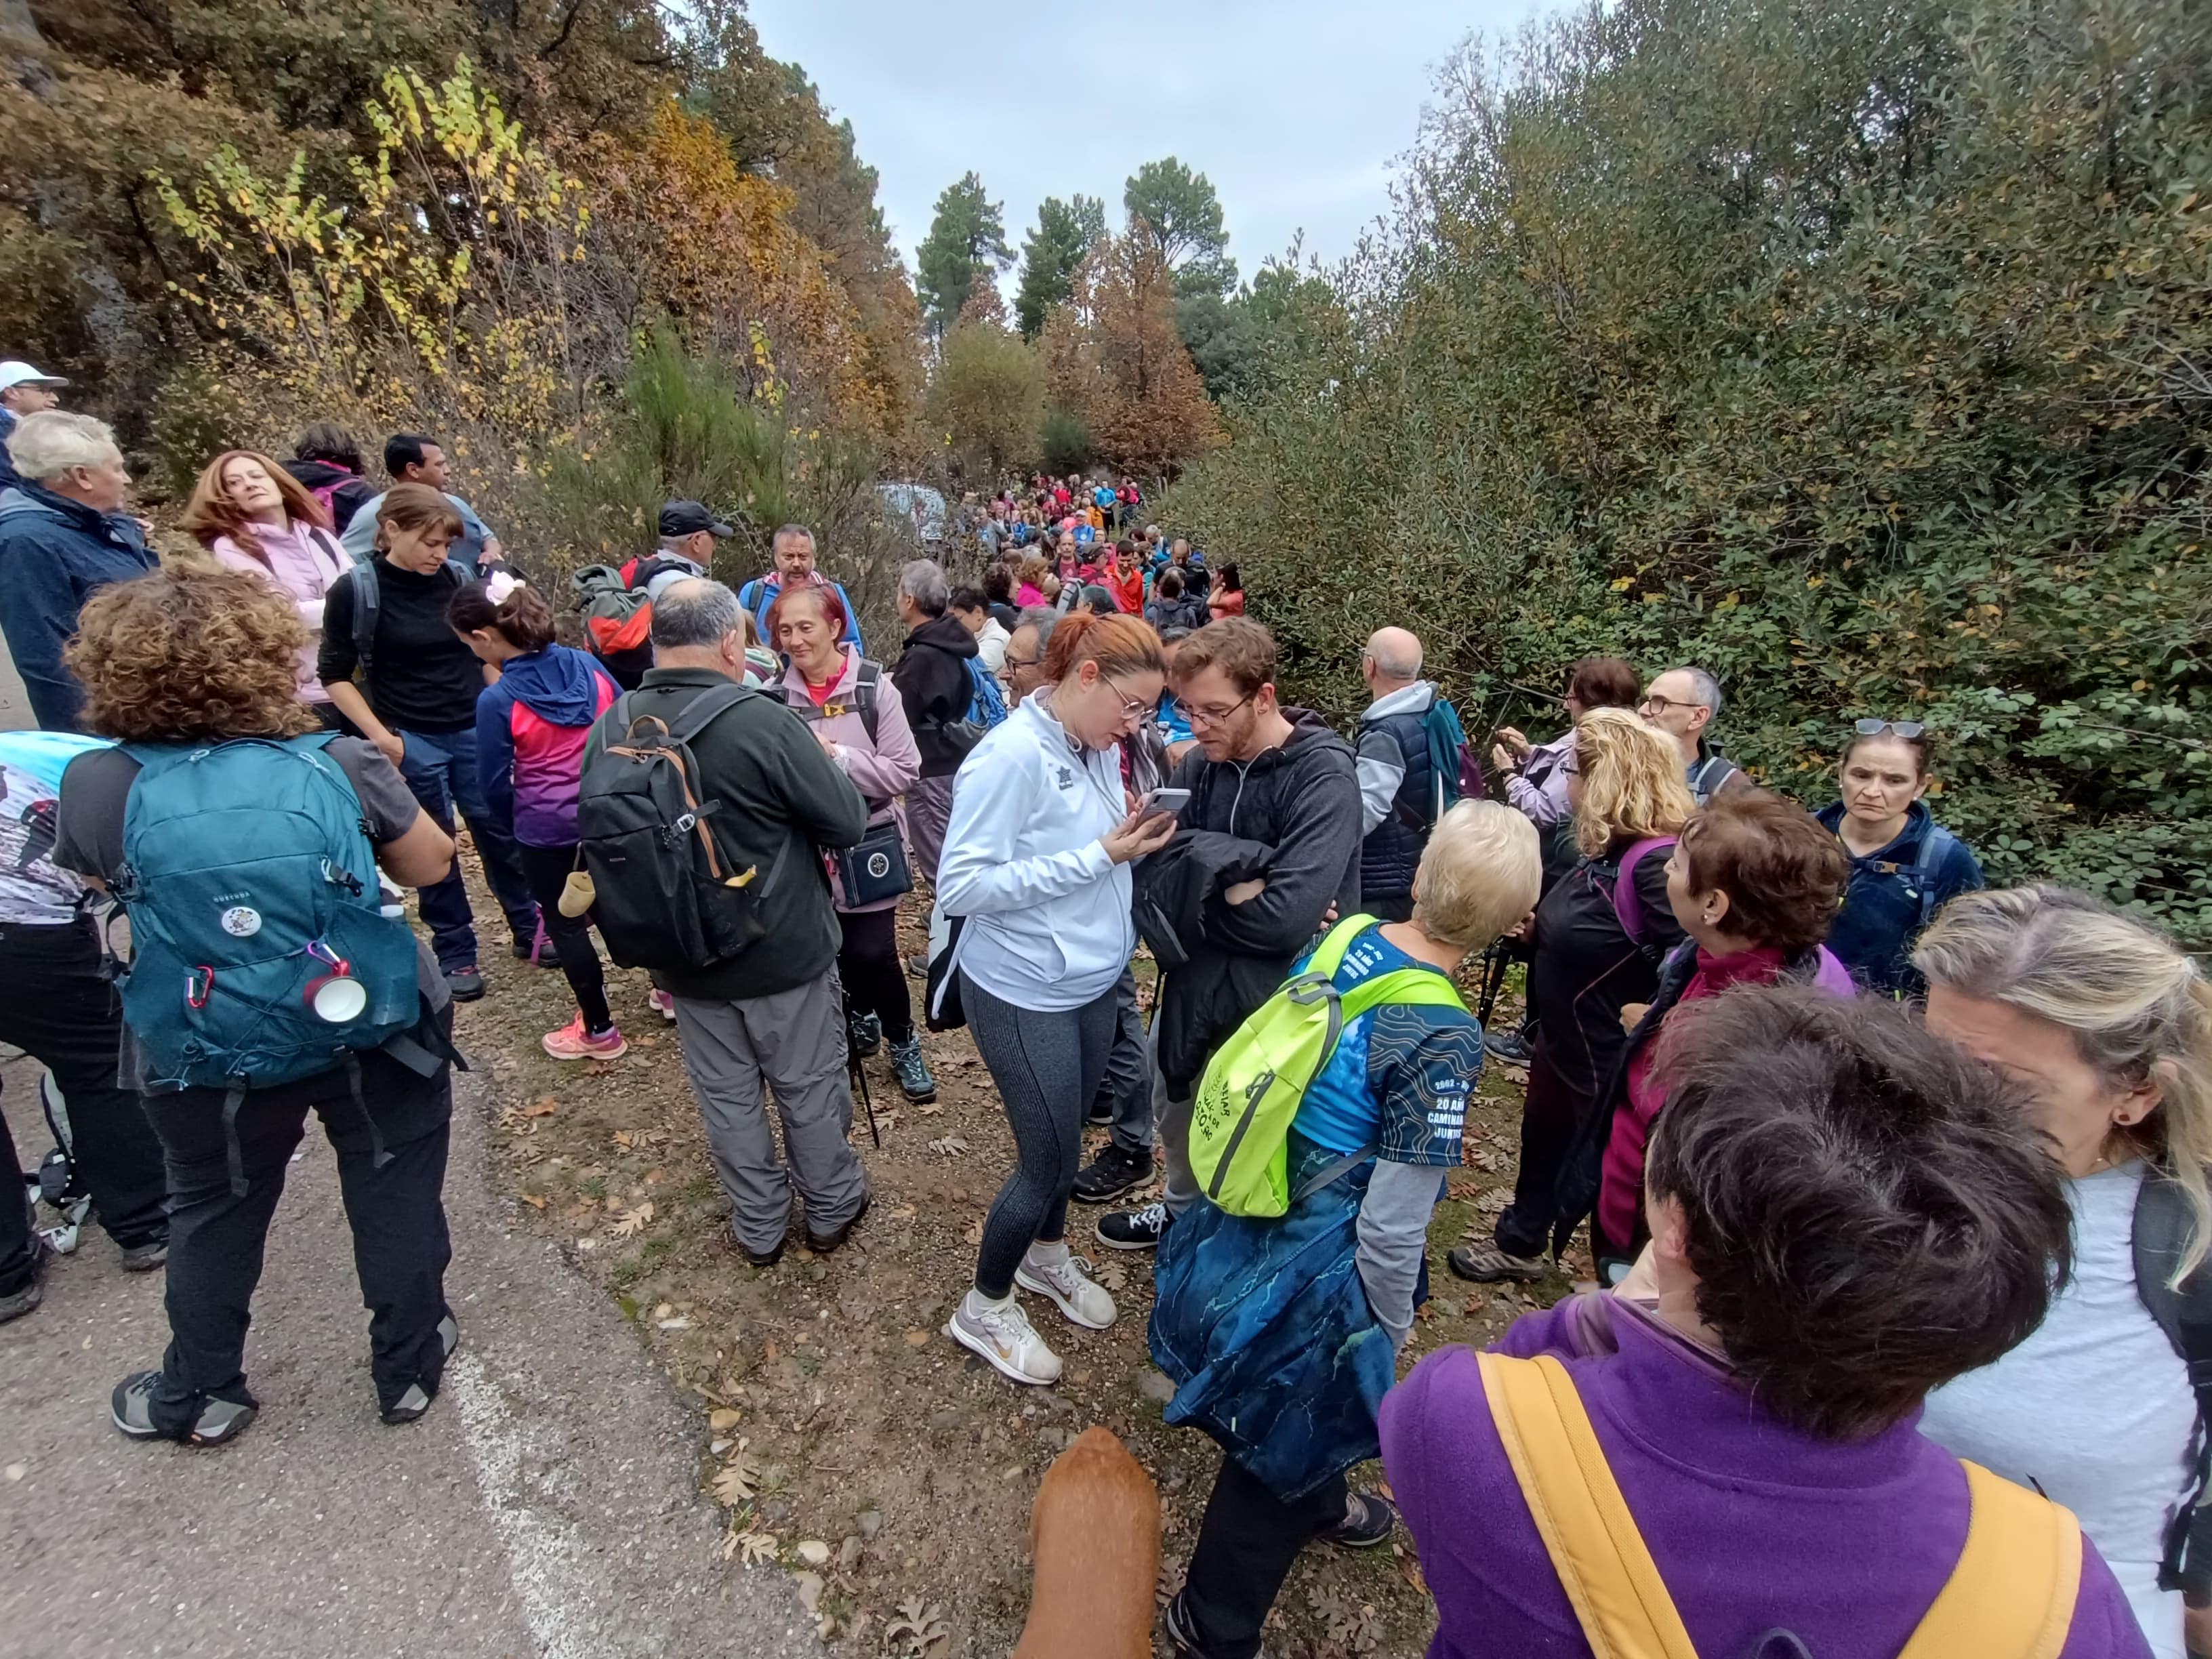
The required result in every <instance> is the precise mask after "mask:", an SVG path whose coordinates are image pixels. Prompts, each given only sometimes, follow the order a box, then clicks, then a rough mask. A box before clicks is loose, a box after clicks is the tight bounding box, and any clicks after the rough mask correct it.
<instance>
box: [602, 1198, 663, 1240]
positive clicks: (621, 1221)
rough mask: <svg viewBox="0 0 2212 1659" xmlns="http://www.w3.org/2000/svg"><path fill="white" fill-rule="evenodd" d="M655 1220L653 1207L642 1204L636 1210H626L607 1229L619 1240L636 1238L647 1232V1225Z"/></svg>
mask: <svg viewBox="0 0 2212 1659" xmlns="http://www.w3.org/2000/svg"><path fill="white" fill-rule="evenodd" d="M652 1219H653V1206H652V1205H651V1204H641V1205H639V1206H637V1207H636V1208H635V1210H625V1211H623V1212H622V1214H621V1215H620V1216H619V1217H617V1218H616V1221H615V1225H613V1226H611V1227H610V1228H608V1229H607V1231H609V1232H611V1233H612V1234H613V1235H614V1236H615V1237H617V1238H635V1237H637V1235H638V1234H640V1233H641V1232H643V1231H645V1224H646V1223H647V1222H648V1221H650V1220H652Z"/></svg>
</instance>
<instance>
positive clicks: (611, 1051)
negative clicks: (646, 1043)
mask: <svg viewBox="0 0 2212 1659" xmlns="http://www.w3.org/2000/svg"><path fill="white" fill-rule="evenodd" d="M538 1042H539V1043H540V1044H541V1045H543V1047H544V1050H545V1052H546V1053H547V1054H550V1055H552V1056H553V1058H554V1059H556V1060H620V1059H621V1058H622V1057H623V1055H624V1054H628V1053H629V1043H627V1042H624V1041H623V1034H622V1032H621V1030H619V1029H617V1027H615V1026H612V1025H610V1026H608V1027H607V1029H606V1030H605V1031H602V1032H601V1033H600V1034H599V1036H592V1034H591V1033H590V1032H589V1031H587V1030H585V1029H584V1017H583V1015H581V1014H578V1015H577V1016H576V1017H575V1018H574V1019H572V1020H570V1021H569V1022H568V1024H566V1025H563V1026H562V1028H561V1029H560V1030H557V1031H548V1032H547V1033H546V1034H545V1035H544V1036H542V1037H540V1038H538Z"/></svg>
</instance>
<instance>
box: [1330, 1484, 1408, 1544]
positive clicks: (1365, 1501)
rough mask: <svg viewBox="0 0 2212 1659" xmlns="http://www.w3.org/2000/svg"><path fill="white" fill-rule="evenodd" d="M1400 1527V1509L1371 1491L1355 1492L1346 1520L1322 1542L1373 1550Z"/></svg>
mask: <svg viewBox="0 0 2212 1659" xmlns="http://www.w3.org/2000/svg"><path fill="white" fill-rule="evenodd" d="M1397 1524H1398V1506H1397V1505H1396V1504H1393V1503H1392V1502H1391V1501H1390V1500H1389V1498H1383V1497H1381V1496H1379V1495H1378V1494H1376V1493H1375V1492H1353V1493H1352V1497H1351V1499H1350V1501H1349V1502H1348V1503H1347V1504H1346V1506H1345V1513H1344V1519H1343V1520H1341V1521H1340V1522H1337V1523H1336V1524H1335V1525H1334V1526H1333V1527H1331V1528H1329V1529H1328V1531H1327V1532H1325V1533H1323V1534H1322V1535H1321V1541H1322V1543H1324V1544H1334V1545H1335V1546H1336V1547H1338V1548H1339V1549H1346V1550H1371V1549H1373V1548H1374V1547H1376V1545H1377V1544H1383V1543H1387V1542H1389V1538H1390V1532H1391V1529H1392V1528H1395V1526H1396V1525H1397Z"/></svg>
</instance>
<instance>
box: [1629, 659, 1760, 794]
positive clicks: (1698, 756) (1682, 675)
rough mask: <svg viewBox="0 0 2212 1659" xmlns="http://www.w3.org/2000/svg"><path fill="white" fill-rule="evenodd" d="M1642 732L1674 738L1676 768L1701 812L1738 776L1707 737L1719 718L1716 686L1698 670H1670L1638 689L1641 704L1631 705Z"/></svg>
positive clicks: (1733, 766) (1727, 759)
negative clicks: (1640, 718)
mask: <svg viewBox="0 0 2212 1659" xmlns="http://www.w3.org/2000/svg"><path fill="white" fill-rule="evenodd" d="M1636 712H1637V713H1638V714H1641V715H1643V716H1644V724H1645V725H1646V726H1654V727H1656V728H1657V729H1658V730H1659V731H1662V732H1665V733H1666V734H1667V735H1668V737H1670V738H1674V746H1675V747H1676V748H1678V749H1680V750H1681V751H1682V767H1683V770H1684V773H1685V775H1686V777H1687V780H1688V782H1689V785H1690V793H1691V794H1692V795H1693V796H1695V797H1696V798H1697V802H1698V805H1700V806H1703V805H1705V803H1706V802H1708V801H1710V800H1711V799H1712V798H1713V797H1714V796H1715V795H1717V794H1719V793H1720V792H1721V791H1722V790H1723V789H1725V788H1727V787H1729V782H1730V781H1732V780H1734V779H1736V778H1740V777H1741V776H1742V775H1743V774H1742V772H1741V771H1740V770H1739V769H1737V767H1736V763H1735V762H1734V761H1732V760H1730V759H1729V757H1727V756H1725V755H1723V754H1722V753H1721V750H1720V745H1719V744H1717V743H1715V742H1713V741H1712V740H1711V738H1709V737H1708V736H1707V735H1706V731H1707V728H1708V727H1710V726H1711V725H1712V723H1713V721H1714V720H1717V718H1719V715H1720V712H1721V684H1720V682H1719V681H1718V680H1717V679H1715V678H1713V677H1712V676H1711V674H1709V673H1707V672H1706V671H1705V670H1704V669H1702V668H1694V667H1690V666H1687V665H1685V666H1683V667H1680V668H1670V669H1668V671H1666V672H1665V673H1663V674H1662V675H1660V676H1659V677H1658V678H1656V679H1654V680H1653V681H1652V682H1651V684H1649V685H1647V686H1645V687H1644V701H1643V702H1640V703H1638V704H1637V705H1636Z"/></svg>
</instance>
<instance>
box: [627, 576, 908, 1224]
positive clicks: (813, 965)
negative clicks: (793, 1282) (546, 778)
mask: <svg viewBox="0 0 2212 1659" xmlns="http://www.w3.org/2000/svg"><path fill="white" fill-rule="evenodd" d="M743 615H744V612H743V611H742V610H741V608H740V607H739V605H738V596H737V595H736V594H734V593H732V592H731V591H730V590H729V589H728V588H726V587H725V586H722V584H721V583H720V582H715V581H707V580H702V579H699V578H696V577H687V578H685V579H684V580H680V581H678V582H675V583H672V584H671V585H670V586H668V587H667V588H666V589H665V590H664V591H663V592H661V593H660V594H659V596H657V597H656V598H655V599H654V600H653V662H654V666H653V667H652V668H650V669H648V670H647V671H646V675H645V680H644V683H643V684H641V685H640V686H639V688H638V689H637V690H635V691H633V692H631V693H629V696H625V697H623V699H622V700H621V701H620V702H617V703H616V704H615V706H614V707H613V708H611V709H609V710H608V711H607V713H606V714H604V715H602V716H601V717H600V720H599V724H598V725H597V726H593V727H592V735H591V736H590V737H589V738H586V740H585V743H584V769H585V770H586V771H587V772H588V771H589V770H590V769H591V767H592V762H593V761H595V760H597V759H598V758H599V756H600V754H601V753H603V752H604V751H605V748H606V745H607V744H608V743H609V742H610V741H611V740H617V739H618V738H619V737H620V735H621V734H622V733H623V732H625V731H626V730H627V729H628V728H627V725H626V722H627V721H629V720H636V719H639V718H641V717H643V716H646V715H653V716H657V717H658V718H659V719H660V720H662V721H663V722H665V724H667V725H668V726H674V725H675V724H676V722H677V720H678V718H679V717H680V716H681V715H682V714H683V712H684V709H685V708H688V707H689V706H690V702H691V700H692V699H693V698H695V697H696V696H699V694H700V693H702V691H710V690H714V689H716V688H717V687H720V686H722V685H725V684H727V683H729V682H730V681H732V680H741V679H742V678H744V670H745V640H744V624H743V622H742V620H741V618H742V617H743ZM690 747H691V755H692V758H693V759H694V760H696V762H697V763H698V766H699V787H700V793H702V795H705V796H707V797H708V798H710V799H713V800H714V801H715V802H716V803H717V805H716V809H715V811H714V818H713V823H714V835H715V838H716V839H717V840H718V841H719V842H720V843H721V846H722V849H723V851H724V854H726V857H727V860H728V861H729V863H730V865H731V866H732V867H733V868H736V869H740V870H742V869H744V868H746V867H748V866H750V867H751V868H754V869H757V870H758V871H759V872H761V873H760V876H759V878H758V886H757V889H756V891H757V894H758V897H759V904H760V911H761V919H762V921H763V923H764V924H765V927H766V931H765V932H764V933H763V934H762V936H761V938H760V939H758V940H757V941H756V942H755V943H753V944H751V945H747V946H746V947H745V948H744V950H742V951H738V953H737V954H736V955H735V956H732V957H726V958H725V959H723V960H722V961H720V962H718V963H715V964H714V966H713V967H711V968H702V969H699V970H698V971H696V972H685V973H675V972H665V971H660V970H655V972H654V974H653V983H654V984H656V985H658V986H659V987H660V988H661V989H663V990H664V991H667V992H670V993H671V994H673V995H674V997H675V999H676V1029H677V1034H678V1036H679V1037H680V1038H681V1039H682V1041H683V1045H684V1071H685V1072H686V1073H688V1074H689V1075H690V1079H691V1088H692V1091H693V1092H694V1093H695V1094H696V1095H697V1096H698V1097H699V1110H700V1115H701V1116H702V1118H704V1119H705V1121H706V1125H707V1151H708V1155H709V1156H710V1157H711V1158H713V1159H714V1170H715V1173H716V1174H717V1175H719V1176H720V1177H721V1181H722V1188H723V1190H724V1191H725V1192H726V1193H727V1194H729V1197H730V1206H731V1222H732V1228H733V1230H734V1231H736V1233H737V1237H738V1245H739V1246H740V1248H742V1249H744V1253H745V1256H746V1258H747V1260H749V1261H751V1262H752V1264H753V1265H754V1266H755V1267H769V1266H772V1265H773V1264H774V1263H775V1261H776V1259H777V1258H778V1257H779V1256H781V1255H782V1254H783V1244H784V1234H785V1232H786V1231H787V1229H788V1227H789V1226H790V1223H791V1189H792V1188H793V1186H796V1187H797V1188H799V1196H800V1198H802V1199H803V1200H805V1205H806V1232H807V1243H809V1244H810V1245H811V1247H812V1248H813V1249H815V1250H817V1252H820V1251H827V1250H832V1249H836V1247H837V1246H838V1245H840V1244H842V1243H844V1241H845V1238H846V1236H847V1235H848V1233H849V1232H851V1231H852V1228H853V1225H854V1223H855V1222H856V1221H858V1220H859V1219H860V1214H861V1212H862V1211H864V1210H866V1208H867V1206H868V1182H867V1176H866V1174H865V1173H864V1172H863V1171H862V1170H861V1168H860V1158H858V1156H856V1155H855V1154H854V1151H853V1148H852V1146H851V1145H850V1144H849V1143H848V1140H847V1139H846V1136H847V1135H848V1133H850V1132H851V1130H852V1127H853V1094H852V1089H851V1086H850V1085H849V1084H848V1082H847V1080H846V1071H845V1013H844V1001H843V998H842V995H841V994H840V993H839V990H838V987H837V946H838V942H839V939H840V934H839V933H838V928H837V915H836V911H835V910H834V909H832V908H831V907H830V902H829V878H828V877H827V876H826V875H825V874H824V873H823V867H822V854H823V850H824V849H828V850H831V851H835V850H836V849H837V848H844V847H851V846H854V845H856V844H857V843H858V842H859V841H860V836H861V835H862V834H863V832H865V831H866V829H867V826H868V807H867V803H866V801H864V800H862V799H860V791H859V790H858V789H856V788H854V786H853V781H852V780H851V779H850V778H848V777H847V776H846V775H845V774H844V773H843V771H842V770H841V769H839V767H838V765H837V763H836V762H835V761H833V760H831V759H830V758H829V756H828V755H827V754H825V753H823V749H822V745H821V744H819V743H817V742H816V741H815V740H814V736H813V733H812V732H810V731H809V730H808V729H807V726H806V725H805V722H804V721H803V720H800V719H799V716H798V715H796V714H793V713H792V712H791V710H790V709H788V708H785V707H784V705H783V702H782V700H781V698H778V697H772V696H768V695H767V694H766V693H764V692H755V693H750V694H748V695H746V696H742V697H740V698H739V699H738V702H736V704H735V705H734V706H732V708H727V709H725V710H724V711H723V712H722V713H721V714H718V715H716V716H715V717H714V720H711V721H709V722H708V726H707V727H706V729H705V730H704V731H702V732H700V733H699V735H698V736H696V737H695V738H692V739H691V744H690ZM763 1082H765V1083H766V1084H767V1085H768V1087H769V1090H771V1091H773V1092H774V1094H775V1105H776V1111H777V1114H778V1115H779V1116H780V1117H781V1119H782V1121H783V1145H784V1152H785V1154H786V1156H787V1158H788V1160H789V1164H788V1169H787V1167H786V1165H785V1164H784V1163H782V1162H780V1161H779V1160H778V1159H777V1158H776V1151H775V1138H774V1136H773V1135H772V1134H771V1133H770V1132H769V1121H768V1112H767V1108H766V1105H765V1103H764V1102H763V1098H762V1086H761V1085H762V1084H763Z"/></svg>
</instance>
